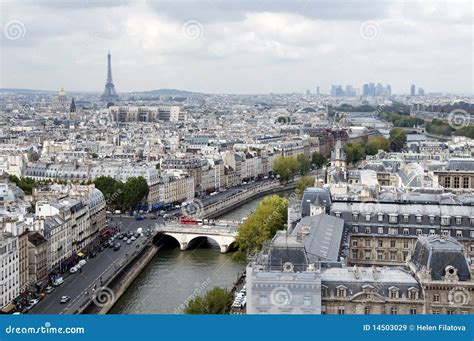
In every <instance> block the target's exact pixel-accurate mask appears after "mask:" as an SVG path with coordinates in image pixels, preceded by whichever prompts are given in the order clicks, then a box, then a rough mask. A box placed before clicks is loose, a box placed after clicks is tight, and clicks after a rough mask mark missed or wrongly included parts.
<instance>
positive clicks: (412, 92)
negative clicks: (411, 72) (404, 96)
mask: <svg viewBox="0 0 474 341" xmlns="http://www.w3.org/2000/svg"><path fill="white" fill-rule="evenodd" d="M415 89H416V87H415V84H412V85H411V87H410V96H415Z"/></svg>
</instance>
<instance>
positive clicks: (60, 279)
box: [53, 277, 64, 287]
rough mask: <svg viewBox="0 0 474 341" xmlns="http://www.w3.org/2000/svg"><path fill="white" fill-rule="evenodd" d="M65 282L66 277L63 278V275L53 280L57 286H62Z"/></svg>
mask: <svg viewBox="0 0 474 341" xmlns="http://www.w3.org/2000/svg"><path fill="white" fill-rule="evenodd" d="M63 283H64V279H63V278H62V277H57V278H55V279H54V280H53V285H54V286H55V287H58V286H60V285H61V284H63Z"/></svg>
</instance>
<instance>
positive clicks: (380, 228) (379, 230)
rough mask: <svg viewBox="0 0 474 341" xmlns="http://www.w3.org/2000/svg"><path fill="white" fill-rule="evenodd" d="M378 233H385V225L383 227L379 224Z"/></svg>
mask: <svg viewBox="0 0 474 341" xmlns="http://www.w3.org/2000/svg"><path fill="white" fill-rule="evenodd" d="M377 233H378V234H383V227H382V226H379V227H378V228H377Z"/></svg>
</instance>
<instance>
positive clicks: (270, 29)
mask: <svg viewBox="0 0 474 341" xmlns="http://www.w3.org/2000/svg"><path fill="white" fill-rule="evenodd" d="M468 6H469V7H468ZM52 9H54V10H52ZM2 12H3V13H4V15H3V17H2V28H3V30H2V31H3V32H2V33H3V34H2V38H1V39H2V40H1V44H2V50H3V52H2V60H1V64H2V77H1V78H0V88H20V89H21V88H23V89H25V88H28V89H38V90H52V91H54V90H56V89H59V88H61V87H64V88H65V89H66V91H69V92H75V91H94V92H101V91H103V85H104V79H105V77H106V62H105V58H104V56H105V55H106V53H107V51H108V50H110V52H111V54H112V55H113V56H114V81H115V85H116V91H117V92H118V93H119V94H120V93H126V92H132V91H146V90H155V89H163V88H173V89H182V90H188V91H195V92H202V93H234V94H261V93H271V92H273V93H295V92H299V93H304V92H305V91H306V89H310V90H311V92H312V93H315V92H316V88H317V87H318V86H319V87H320V89H321V93H329V90H330V88H331V85H332V84H341V85H344V86H345V85H346V84H352V85H355V88H358V89H359V90H360V92H362V86H363V84H365V83H370V82H374V83H378V82H380V83H382V84H390V85H391V86H392V92H393V93H396V94H407V93H409V90H410V89H409V87H410V84H417V86H418V84H420V86H421V87H423V88H424V89H426V90H427V92H428V93H429V92H444V93H453V94H472V92H473V91H472V65H471V60H472V49H471V47H472V46H471V44H469V43H468V44H466V43H465V42H466V41H467V40H468V39H469V41H472V31H471V18H470V16H469V13H470V3H469V2H467V1H456V2H454V3H451V4H448V3H446V2H432V1H424V2H419V3H416V4H415V3H402V4H400V3H393V2H388V3H385V2H384V3H370V2H354V1H344V2H342V1H338V2H336V3H334V4H333V3H331V4H329V3H326V2H317V3H307V2H301V3H296V4H292V3H288V2H265V4H264V5H261V6H259V5H256V4H252V3H251V2H245V1H244V2H239V3H236V2H229V3H225V4H220V3H215V2H183V3H181V2H180V3H177V4H170V3H164V2H160V1H155V2H133V3H128V2H126V1H121V2H119V1H116V2H105V3H104V2H102V3H98V2H87V3H85V4H75V3H73V2H66V3H62V4H54V5H53V3H51V2H42V3H38V2H29V1H23V2H20V3H14V2H11V1H7V2H4V3H3V4H2ZM38 17H41V18H43V19H44V20H41V21H38V20H37V19H36V18H38ZM42 22H45V23H42ZM51 23H53V24H51ZM77 23H81V25H80V27H79V25H77ZM394 46H396V47H397V48H396V49H394ZM441 50H442V53H441ZM430 51H431V52H430ZM432 51H439V53H432ZM7 66H8V67H7ZM466 70H471V72H466ZM282 80H284V81H282Z"/></svg>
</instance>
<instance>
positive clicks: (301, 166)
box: [296, 154, 311, 175]
mask: <svg viewBox="0 0 474 341" xmlns="http://www.w3.org/2000/svg"><path fill="white" fill-rule="evenodd" d="M296 161H298V170H299V172H300V173H301V174H302V175H304V174H306V173H308V172H309V170H310V169H311V163H310V162H309V159H308V158H307V157H306V156H305V155H304V154H298V155H297V156H296Z"/></svg>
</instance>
